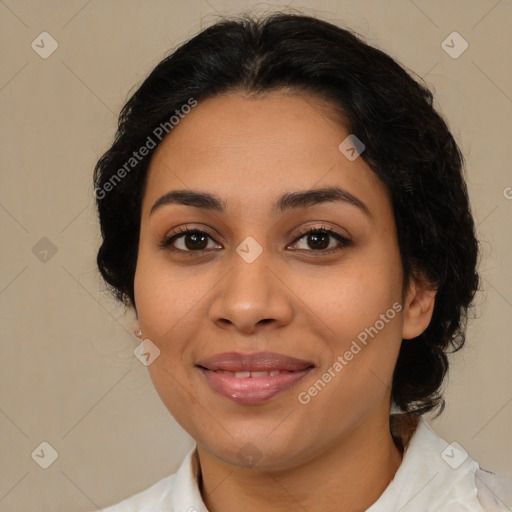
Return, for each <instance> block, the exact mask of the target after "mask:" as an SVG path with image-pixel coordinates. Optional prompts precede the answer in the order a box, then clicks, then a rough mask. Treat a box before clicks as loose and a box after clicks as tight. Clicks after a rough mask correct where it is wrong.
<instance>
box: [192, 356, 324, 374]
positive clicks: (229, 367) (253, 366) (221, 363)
mask: <svg viewBox="0 0 512 512" xmlns="http://www.w3.org/2000/svg"><path fill="white" fill-rule="evenodd" d="M197 366H202V367H203V368H205V369H207V370H212V371H228V372H271V371H289V372H295V371H300V370H305V369H306V368H309V367H311V366H314V364H313V363H312V362H310V361H304V360H302V359H297V358H295V357H290V356H285V355H283V354H277V353H275V352H257V353H255V354H240V353H238V352H225V353H223V354H217V355H216V356H213V357H210V358H208V359H203V360H202V361H199V362H198V363H197Z"/></svg>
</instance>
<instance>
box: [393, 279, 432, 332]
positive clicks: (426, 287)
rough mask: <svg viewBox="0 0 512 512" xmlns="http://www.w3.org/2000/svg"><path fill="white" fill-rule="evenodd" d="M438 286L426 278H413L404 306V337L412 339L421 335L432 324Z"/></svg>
mask: <svg viewBox="0 0 512 512" xmlns="http://www.w3.org/2000/svg"><path fill="white" fill-rule="evenodd" d="M436 292H437V289H436V288H432V285H430V284H428V282H427V281H426V280H423V281H419V280H416V279H414V278H413V279H412V280H411V284H410V285H409V290H408V292H407V298H406V300H405V306H404V324H403V327H402V338H403V339H406V340H410V339H412V338H416V336H419V335H420V334H421V333H422V332H423V331H424V330H425V329H426V328H427V327H428V325H429V324H430V320H431V319H432V313H433V311H434V304H435V299H436Z"/></svg>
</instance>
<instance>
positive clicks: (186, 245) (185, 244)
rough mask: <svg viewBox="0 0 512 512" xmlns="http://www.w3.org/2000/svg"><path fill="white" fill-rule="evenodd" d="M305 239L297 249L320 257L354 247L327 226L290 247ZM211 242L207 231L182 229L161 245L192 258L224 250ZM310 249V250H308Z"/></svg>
mask: <svg viewBox="0 0 512 512" xmlns="http://www.w3.org/2000/svg"><path fill="white" fill-rule="evenodd" d="M306 237H307V238H306ZM303 238H306V240H305V241H304V242H303V245H305V247H304V246H303V247H297V249H298V250H301V251H306V252H316V253H320V254H319V255H324V254H330V253H332V252H335V251H339V250H341V249H343V248H345V247H349V246H351V245H352V241H350V240H349V239H348V238H345V237H344V236H342V235H341V234H340V233H338V232H337V231H334V230H332V229H330V228H329V227H327V226H315V227H310V228H307V229H305V230H303V231H302V232H300V233H299V236H298V237H297V238H296V239H295V241H294V242H293V244H292V245H291V246H290V247H292V246H294V245H295V246H296V245H298V244H299V242H300V240H302V239H303ZM332 239H335V240H336V241H337V242H338V243H337V244H334V246H332V245H331V242H332V241H333V240H332ZM210 241H212V242H213V241H214V240H213V238H212V237H211V236H210V235H209V234H208V233H207V232H206V231H202V230H200V229H190V228H187V227H181V228H178V229H177V230H176V231H175V232H174V233H173V234H171V235H169V236H166V237H165V238H164V240H163V241H162V242H161V243H160V246H161V247H162V248H165V249H169V250H172V251H176V252H181V253H184V254H187V253H188V255H190V256H196V255H197V256H198V255H200V253H201V252H203V251H206V250H211V249H219V248H222V246H220V245H218V244H217V245H215V244H213V247H212V246H209V242H210ZM308 247H309V248H310V249H308ZM311 249H312V250H311ZM194 253H195V254H194Z"/></svg>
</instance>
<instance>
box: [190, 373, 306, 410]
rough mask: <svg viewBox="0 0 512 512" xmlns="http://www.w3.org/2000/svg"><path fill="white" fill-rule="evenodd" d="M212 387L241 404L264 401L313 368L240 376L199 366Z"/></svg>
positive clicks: (293, 383) (289, 385)
mask: <svg viewBox="0 0 512 512" xmlns="http://www.w3.org/2000/svg"><path fill="white" fill-rule="evenodd" d="M199 369H200V370H201V372H202V373H203V375H204V376H205V377H206V380H207V382H208V384H209V385H210V387H211V388H212V389H213V390H214V391H217V392H218V393H220V394H221V395H224V396H225V397H226V398H229V399H230V400H233V401H234V402H237V403H240V404H257V403H261V402H264V401H266V400H268V399H270V398H272V397H274V396H276V395H278V394H280V393H283V392H284V391H287V390H288V389H290V388H291V387H292V386H294V385H295V384H296V383H297V382H298V381H299V380H301V379H302V378H304V377H305V376H306V375H307V374H308V373H309V372H310V371H311V370H312V369H313V368H307V369H306V370H300V371H296V372H286V373H280V374H279V375H275V376H273V377H271V376H270V375H269V376H268V377H245V378H243V377H242V378H239V377H234V376H232V375H228V374H226V373H220V372H215V371H212V370H206V369H204V368H199Z"/></svg>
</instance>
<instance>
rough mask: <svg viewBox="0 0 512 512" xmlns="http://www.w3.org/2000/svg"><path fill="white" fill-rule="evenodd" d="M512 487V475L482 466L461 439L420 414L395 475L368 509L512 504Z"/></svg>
mask: <svg viewBox="0 0 512 512" xmlns="http://www.w3.org/2000/svg"><path fill="white" fill-rule="evenodd" d="M507 489H508V490H507ZM510 492H511V487H510V483H507V479H505V478H504V477H500V476H498V475H495V474H493V473H490V472H488V471H485V470H483V469H482V468H480V466H479V464H478V463H477V462H476V461H475V460H473V459H472V458H471V457H470V455H469V454H468V453H467V452H466V451H465V450H464V449H463V448H462V447H461V446H460V445H458V444H457V443H450V444H449V443H447V442H446V441H445V440H443V439H441V438H440V437H439V436H438V435H437V434H436V433H435V432H434V431H433V430H432V428H431V427H430V426H429V424H428V423H427V422H426V421H425V420H424V419H423V418H420V421H419V422H418V425H417V428H416V430H415V432H414V434H413V435H412V437H411V438H410V440H409V442H408V443H407V445H406V447H405V451H404V456H403V460H402V464H401V465H400V467H399V468H398V470H397V472H396V474H395V477H394V478H393V480H392V481H391V483H390V485H389V486H388V488H387V489H386V490H385V491H384V493H383V494H382V495H381V497H380V498H379V499H378V500H377V502H375V503H374V505H372V507H370V508H369V509H368V510H367V512H387V511H389V510H401V509H404V510H415V511H417V512H434V511H435V512H494V511H502V510H511V509H510V505H511V501H510V499H509V496H510ZM505 504H506V505H505Z"/></svg>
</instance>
